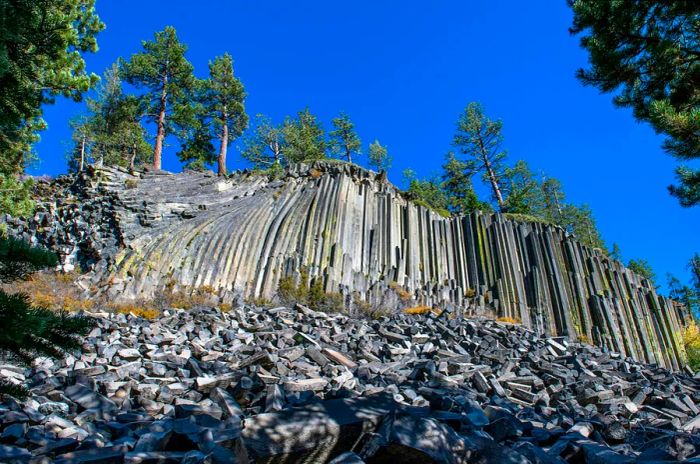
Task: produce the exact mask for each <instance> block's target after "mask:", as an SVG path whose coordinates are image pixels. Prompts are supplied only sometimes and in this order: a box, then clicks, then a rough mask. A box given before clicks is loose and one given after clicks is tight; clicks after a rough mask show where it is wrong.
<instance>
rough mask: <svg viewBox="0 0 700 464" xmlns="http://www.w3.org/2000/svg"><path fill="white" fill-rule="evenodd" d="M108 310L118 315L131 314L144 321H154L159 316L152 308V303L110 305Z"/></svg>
mask: <svg viewBox="0 0 700 464" xmlns="http://www.w3.org/2000/svg"><path fill="white" fill-rule="evenodd" d="M109 308H110V309H111V310H112V311H114V312H115V313H118V314H133V315H134V316H137V317H142V318H144V319H155V318H157V317H158V316H160V311H159V310H158V309H156V308H155V307H154V306H152V303H150V304H149V303H143V304H139V303H123V304H112V305H110V306H109Z"/></svg>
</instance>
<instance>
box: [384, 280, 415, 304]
mask: <svg viewBox="0 0 700 464" xmlns="http://www.w3.org/2000/svg"><path fill="white" fill-rule="evenodd" d="M389 288H390V289H392V290H393V291H394V292H396V295H398V297H399V299H400V300H401V301H403V302H406V301H410V300H411V299H412V298H413V293H411V292H409V291H408V290H406V289H405V288H403V287H402V286H400V285H399V284H398V282H392V283H390V284H389Z"/></svg>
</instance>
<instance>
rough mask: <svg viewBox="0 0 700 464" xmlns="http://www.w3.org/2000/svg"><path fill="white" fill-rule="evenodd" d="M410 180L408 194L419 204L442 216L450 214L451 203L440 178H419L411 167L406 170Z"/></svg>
mask: <svg viewBox="0 0 700 464" xmlns="http://www.w3.org/2000/svg"><path fill="white" fill-rule="evenodd" d="M403 175H404V178H405V179H406V181H407V182H408V189H407V190H406V192H405V193H406V196H407V198H408V199H409V200H411V201H413V202H414V203H415V204H417V205H421V206H424V207H426V208H428V209H432V210H434V211H435V212H437V213H438V214H440V215H442V216H446V217H448V216H450V212H449V210H448V207H449V204H448V200H447V196H446V195H445V191H444V190H443V189H442V186H441V184H440V180H439V179H435V178H434V179H418V178H417V177H416V175H415V173H414V172H413V171H411V170H410V169H408V170H406V171H404V173H403Z"/></svg>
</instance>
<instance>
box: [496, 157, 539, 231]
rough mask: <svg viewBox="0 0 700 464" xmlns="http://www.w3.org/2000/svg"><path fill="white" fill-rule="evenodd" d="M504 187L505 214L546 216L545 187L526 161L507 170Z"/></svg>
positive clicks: (518, 162)
mask: <svg viewBox="0 0 700 464" xmlns="http://www.w3.org/2000/svg"><path fill="white" fill-rule="evenodd" d="M503 186H504V188H503V193H504V195H505V203H504V205H503V211H504V212H508V213H514V214H524V215H531V216H533V215H539V216H544V214H543V212H544V211H545V200H544V190H543V187H542V185H540V183H539V181H538V180H537V178H536V177H535V174H534V173H533V172H532V171H530V167H529V166H528V165H527V163H526V162H525V161H523V160H518V161H517V162H516V163H515V166H513V167H512V168H510V167H508V168H505V170H504V173H503ZM543 219H544V218H543Z"/></svg>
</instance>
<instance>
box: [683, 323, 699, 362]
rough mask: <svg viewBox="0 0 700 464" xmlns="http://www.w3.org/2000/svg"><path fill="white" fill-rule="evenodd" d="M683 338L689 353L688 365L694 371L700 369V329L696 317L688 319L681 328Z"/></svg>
mask: <svg viewBox="0 0 700 464" xmlns="http://www.w3.org/2000/svg"><path fill="white" fill-rule="evenodd" d="M681 338H682V339H683V346H684V347H685V353H686V355H687V360H688V366H690V368H691V369H693V370H694V371H699V370H700V329H699V328H698V324H697V323H696V322H695V320H694V319H690V320H688V321H686V325H685V327H684V328H683V329H682V330H681Z"/></svg>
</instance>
